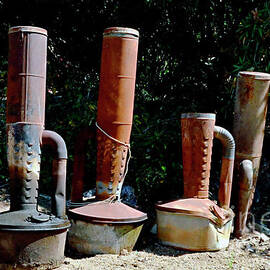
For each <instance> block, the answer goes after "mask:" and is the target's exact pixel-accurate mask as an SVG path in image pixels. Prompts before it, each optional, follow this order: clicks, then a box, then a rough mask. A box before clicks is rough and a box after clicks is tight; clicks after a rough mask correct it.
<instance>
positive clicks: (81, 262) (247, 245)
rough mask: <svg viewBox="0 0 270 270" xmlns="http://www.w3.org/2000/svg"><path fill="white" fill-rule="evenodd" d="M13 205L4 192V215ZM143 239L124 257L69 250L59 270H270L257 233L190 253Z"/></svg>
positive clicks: (266, 246) (267, 246)
mask: <svg viewBox="0 0 270 270" xmlns="http://www.w3.org/2000/svg"><path fill="white" fill-rule="evenodd" d="M8 208H9V202H8V199H7V198H6V197H5V193H4V192H0V212H2V211H5V210H8ZM147 235H148V236H147V237H144V236H143V237H141V238H140V239H139V242H140V244H139V245H137V247H136V246H135V249H134V251H132V252H125V251H124V252H123V253H122V254H120V255H107V254H106V255H95V256H91V257H82V256H78V255H75V254H73V253H72V252H71V251H69V249H68V247H67V249H66V258H65V261H64V263H63V264H62V265H61V266H60V267H59V268H58V269H59V270H71V269H72V270H84V269H86V270H88V269H89V270H90V269H91V270H123V269H128V270H129V269H130V270H133V269H144V270H146V269H149V270H163V269H166V270H172V269H187V270H189V269H190V270H191V269H192V270H195V269H196V270H199V269H207V270H208V269H239V270H240V269H241V270H246V269H252V270H266V269H267V270H268V269H269V270H270V239H269V237H267V236H266V235H265V234H263V233H259V232H255V233H253V234H250V235H249V236H247V237H246V238H244V239H241V240H238V239H231V241H230V244H229V246H228V247H227V248H226V249H224V250H220V251H216V252H187V251H181V250H175V249H173V248H170V247H166V246H163V245H161V244H160V243H159V242H158V240H157V239H156V236H155V235H154V234H150V233H148V234H147Z"/></svg>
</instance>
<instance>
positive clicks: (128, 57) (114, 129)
mask: <svg viewBox="0 0 270 270" xmlns="http://www.w3.org/2000/svg"><path fill="white" fill-rule="evenodd" d="M138 37H139V33H138V31H136V30H133V29H130V28H122V27H111V28H107V29H105V31H104V34H103V47H102V58H101V71H100V88H99V98H98V113H97V123H96V126H97V135H96V137H97V178H96V200H97V201H95V200H94V201H91V200H90V201H83V200H82V199H83V198H82V195H83V194H82V191H83V177H84V173H83V172H82V171H83V170H84V164H83V163H84V160H85V151H83V149H84V148H85V146H86V143H87V141H88V140H89V139H90V137H91V135H92V134H93V133H92V132H91V130H85V131H82V132H81V133H80V135H79V136H80V137H79V139H78V142H77V144H76V149H77V150H76V157H75V158H74V176H73V179H72V198H71V204H70V207H71V208H72V207H74V206H75V207H76V206H81V207H76V208H73V209H70V210H69V214H70V218H71V223H72V228H71V230H70V231H69V237H68V239H69V244H70V247H71V249H74V250H76V252H80V253H82V254H88V255H89V254H97V253H116V254H119V253H121V251H122V250H124V249H125V250H132V248H133V246H134V245H135V243H136V241H137V238H138V236H139V234H140V231H141V229H142V226H143V223H144V221H145V220H146V219H147V215H146V214H144V213H142V212H140V211H138V210H136V209H133V208H131V207H129V206H127V205H125V204H123V203H121V202H119V199H120V194H121V187H122V184H123V181H124V178H125V174H126V173H127V166H128V164H127V165H126V163H128V160H129V157H130V146H129V139H130V133H131V127H132V118H133V103H134V88H135V77H136V62H137V51H138ZM80 149H81V151H80ZM127 159H128V160H127ZM117 198H118V201H117V200H116V199H117ZM84 204H86V205H84ZM82 205H84V206H82Z"/></svg>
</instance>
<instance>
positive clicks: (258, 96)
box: [233, 71, 270, 236]
mask: <svg viewBox="0 0 270 270" xmlns="http://www.w3.org/2000/svg"><path fill="white" fill-rule="evenodd" d="M269 85H270V74H267V73H261V72H251V71H242V72H239V74H238V79H237V86H236V96H235V106H234V122H233V135H234V138H235V143H236V159H235V173H234V175H235V178H236V179H235V182H236V183H237V185H238V187H237V190H238V189H239V194H238V202H237V203H238V207H237V213H236V228H235V234H236V235H237V236H241V235H243V234H244V231H245V222H246V219H245V218H243V216H246V215H247V213H246V212H247V211H249V209H250V206H251V205H252V201H253V195H254V191H255V188H256V182H257V178H258V172H259V166H260V159H261V155H262V147H263V139H264V129H265V121H266V113H267V103H268V92H269ZM244 160H250V161H252V165H253V166H252V167H253V168H252V170H253V172H252V174H253V177H252V178H253V179H252V183H246V179H249V178H250V176H249V175H250V173H248V172H247V171H248V170H242V169H241V166H240V164H241V163H242V161H244ZM243 172H246V173H248V176H247V175H245V174H246V173H243ZM240 175H241V177H240ZM250 184H251V189H252V190H251V192H250V191H249V189H247V188H246V186H249V185H250ZM247 192H248V193H249V194H250V195H248V196H247V194H245V193H247ZM247 205H248V207H246V206H247Z"/></svg>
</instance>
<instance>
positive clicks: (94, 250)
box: [68, 219, 143, 255]
mask: <svg viewBox="0 0 270 270" xmlns="http://www.w3.org/2000/svg"><path fill="white" fill-rule="evenodd" d="M71 224H72V227H71V228H72V229H71V230H70V231H69V233H68V242H69V245H70V248H71V249H73V250H75V251H76V252H79V253H80V254H85V255H94V254H120V253H121V251H123V250H124V249H125V250H127V251H132V249H133V247H134V245H135V243H136V241H137V239H138V237H139V234H140V232H141V230H142V227H143V224H142V222H140V223H138V222H137V223H131V224H130V223H129V224H104V223H103V224H102V223H101V224H97V223H90V222H85V221H81V220H74V219H71Z"/></svg>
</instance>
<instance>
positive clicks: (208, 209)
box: [156, 198, 234, 224]
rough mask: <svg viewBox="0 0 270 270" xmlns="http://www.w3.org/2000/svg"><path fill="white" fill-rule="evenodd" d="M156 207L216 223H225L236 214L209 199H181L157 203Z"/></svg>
mask: <svg viewBox="0 0 270 270" xmlns="http://www.w3.org/2000/svg"><path fill="white" fill-rule="evenodd" d="M156 209H157V210H160V211H166V212H172V213H182V214H186V215H191V216H197V217H203V218H207V219H209V220H211V221H212V222H214V223H216V224H225V223H227V222H228V221H229V220H231V219H232V218H233V216H234V215H233V213H232V211H231V210H225V209H223V208H220V207H219V206H218V205H217V204H215V203H214V202H213V201H211V200H209V199H197V198H190V199H180V200H176V201H172V202H168V203H164V204H157V205H156Z"/></svg>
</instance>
